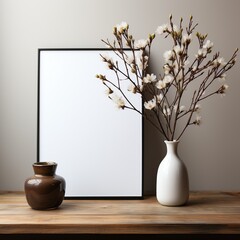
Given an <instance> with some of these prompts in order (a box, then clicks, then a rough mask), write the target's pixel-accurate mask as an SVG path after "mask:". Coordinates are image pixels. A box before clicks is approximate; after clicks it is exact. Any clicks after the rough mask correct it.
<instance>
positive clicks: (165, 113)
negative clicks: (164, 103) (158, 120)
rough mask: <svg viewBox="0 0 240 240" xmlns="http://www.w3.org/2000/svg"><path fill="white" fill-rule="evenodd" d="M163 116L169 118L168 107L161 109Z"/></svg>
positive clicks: (169, 110)
mask: <svg viewBox="0 0 240 240" xmlns="http://www.w3.org/2000/svg"><path fill="white" fill-rule="evenodd" d="M163 114H164V115H165V116H170V115H171V109H170V108H168V107H164V108H163Z"/></svg>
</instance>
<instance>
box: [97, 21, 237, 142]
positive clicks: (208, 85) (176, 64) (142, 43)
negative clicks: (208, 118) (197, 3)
mask: <svg viewBox="0 0 240 240" xmlns="http://www.w3.org/2000/svg"><path fill="white" fill-rule="evenodd" d="M197 26H198V24H193V18H192V16H191V17H190V19H189V23H188V25H187V27H186V28H185V29H184V27H183V19H182V18H181V19H180V23H179V25H178V26H177V25H175V24H174V23H173V20H172V16H170V18H169V24H164V25H161V26H159V27H158V28H157V30H156V32H155V33H154V34H149V36H148V38H147V39H141V40H137V41H136V40H135V39H134V38H133V36H132V35H131V34H130V33H129V25H128V24H127V23H125V22H122V23H121V24H119V25H117V26H115V27H114V29H113V35H114V39H115V40H114V41H113V42H112V43H111V42H110V41H109V40H108V39H107V40H106V41H105V40H102V41H103V42H104V43H105V44H106V45H107V47H108V48H109V49H111V50H112V51H113V52H114V53H115V55H116V57H117V59H118V61H121V62H122V63H123V64H122V65H119V62H118V61H116V60H115V61H114V60H113V59H111V58H110V57H108V56H107V55H106V56H105V55H101V58H102V60H103V62H105V63H106V64H107V66H108V68H109V69H110V70H112V71H113V72H114V73H115V76H116V79H115V80H114V79H109V78H108V77H106V76H104V75H102V74H97V75H96V77H97V78H99V79H100V80H102V83H103V84H104V85H105V86H106V87H107V95H108V97H109V98H110V99H111V100H113V102H115V103H116V105H117V107H118V108H120V109H130V110H133V111H136V112H138V113H139V114H141V115H143V116H144V117H145V118H146V119H147V120H148V121H150V122H151V123H152V124H153V125H154V127H156V129H157V130H158V131H159V132H160V133H161V134H163V136H164V137H165V138H166V139H167V140H178V139H180V138H181V136H182V135H183V133H184V132H185V130H186V129H187V127H188V126H190V125H199V124H200V123H201V117H200V116H199V112H200V105H199V102H201V101H203V100H205V99H206V98H209V97H211V96H213V95H215V94H220V95H225V93H226V90H227V89H228V85H227V84H222V83H221V82H220V81H218V80H221V81H225V79H226V72H227V71H229V70H230V69H231V68H232V67H233V66H234V65H235V62H236V57H237V51H238V49H237V50H236V51H235V52H234V53H233V55H232V56H231V58H230V59H229V60H228V61H227V62H226V61H225V60H224V58H222V57H220V53H219V52H217V53H215V54H213V55H212V57H211V53H212V49H213V43H212V42H211V41H210V40H207V35H203V34H201V33H199V32H197V33H196V38H197V41H198V45H199V48H198V49H197V52H196V54H195V56H190V55H189V47H190V45H191V43H192V41H193V32H194V30H195V29H196V27H197ZM156 34H159V35H164V36H165V38H171V39H172V41H173V46H172V48H171V49H170V50H168V51H166V52H165V53H164V54H163V57H164V64H163V73H162V74H161V73H159V77H157V76H156V75H155V74H153V73H149V72H148V71H147V70H148V66H149V60H150V53H151V45H152V43H153V40H154V39H155V35H156ZM126 49H128V50H130V51H125V50H126ZM190 60H191V63H190ZM120 66H121V67H120ZM126 82H128V84H129V85H128V87H127V90H128V92H131V93H133V94H139V95H141V97H142V99H143V101H144V108H145V111H143V112H142V110H141V109H138V108H137V107H136V106H134V104H133V103H132V102H131V101H130V99H129V97H128V93H127V92H126V89H125V88H126ZM219 82H220V86H218V87H217V88H216V84H215V83H218V84H219ZM191 84H193V87H194V86H195V87H196V86H197V87H196V89H194V90H193V93H192V97H191V100H190V101H188V100H187V97H186V94H185V92H186V90H187V89H189V87H190V85H191ZM190 89H192V88H190ZM188 95H189V93H188ZM184 103H185V104H184ZM186 103H187V104H188V105H187V104H186ZM148 111H150V112H152V113H153V115H152V116H153V118H150V117H149V116H148V114H147V112H148ZM183 120H185V124H183V127H182V129H179V121H183ZM181 126H182V125H181ZM177 130H178V131H177Z"/></svg>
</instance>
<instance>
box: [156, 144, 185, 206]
mask: <svg viewBox="0 0 240 240" xmlns="http://www.w3.org/2000/svg"><path fill="white" fill-rule="evenodd" d="M178 143H179V141H165V144H166V146H167V154H166V156H165V157H164V159H163V160H162V162H161V163H160V165H159V168H158V172H157V186H156V188H157V189H156V194H157V200H158V202H159V203H160V204H162V205H165V206H180V205H184V204H185V203H186V202H187V201H188V197H189V183H188V172H187V168H186V166H185V164H184V163H183V161H182V160H181V159H180V158H179V156H178V153H177V148H178Z"/></svg>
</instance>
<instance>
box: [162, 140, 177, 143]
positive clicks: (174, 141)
mask: <svg viewBox="0 0 240 240" xmlns="http://www.w3.org/2000/svg"><path fill="white" fill-rule="evenodd" d="M164 142H165V143H179V140H173V141H168V140H165V141H164Z"/></svg>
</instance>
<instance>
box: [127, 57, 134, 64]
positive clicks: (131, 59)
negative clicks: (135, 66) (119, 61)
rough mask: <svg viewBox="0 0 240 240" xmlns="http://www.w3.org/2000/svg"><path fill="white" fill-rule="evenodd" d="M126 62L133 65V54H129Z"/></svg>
mask: <svg viewBox="0 0 240 240" xmlns="http://www.w3.org/2000/svg"><path fill="white" fill-rule="evenodd" d="M126 62H127V63H128V64H130V65H131V64H132V63H133V62H134V57H133V55H127V57H126Z"/></svg>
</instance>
